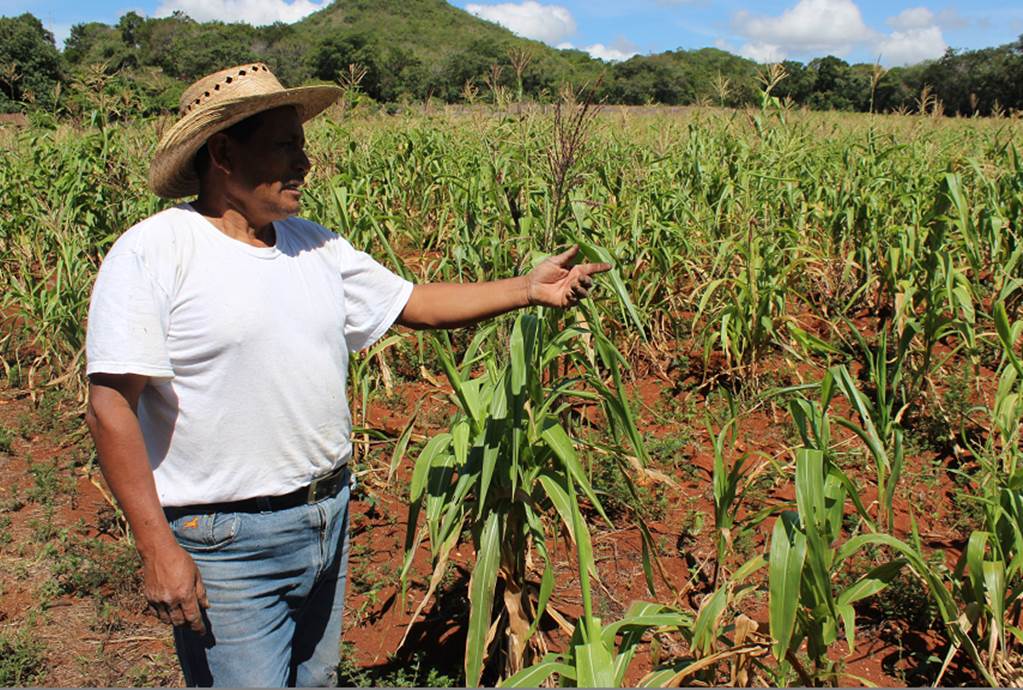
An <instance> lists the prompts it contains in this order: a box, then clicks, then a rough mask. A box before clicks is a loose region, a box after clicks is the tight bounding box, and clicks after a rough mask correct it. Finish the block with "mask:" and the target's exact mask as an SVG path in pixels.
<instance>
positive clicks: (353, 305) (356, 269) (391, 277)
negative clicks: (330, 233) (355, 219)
mask: <svg viewBox="0 0 1023 690" xmlns="http://www.w3.org/2000/svg"><path fill="white" fill-rule="evenodd" d="M340 248H341V278H342V280H343V281H344V291H345V342H346V343H347V345H348V349H349V350H350V351H352V352H356V351H358V350H363V349H365V348H367V347H369V346H370V345H372V344H373V343H375V342H376V341H377V340H379V339H380V338H381V337H382V336H383V335H384V333H386V332H387V329H388V328H390V327H391V325H392V324H394V322H395V321H396V320H397V318H398V317H399V316H400V315H401V310H402V309H404V308H405V305H406V304H407V303H408V298H409V296H410V295H411V294H412V283H410V282H409V281H407V280H405V279H404V278H402V277H401V276H398V275H395V274H394V273H392V272H391V271H389V270H388V269H386V268H384V267H383V266H381V265H380V264H379V263H377V262H376V261H375V260H374V259H373V257H371V256H370V255H369V254H366V253H365V252H360V251H358V250H356V249H355V248H353V247H352V245H350V244H349V243H348V242H347V241H346V240H344V239H340Z"/></svg>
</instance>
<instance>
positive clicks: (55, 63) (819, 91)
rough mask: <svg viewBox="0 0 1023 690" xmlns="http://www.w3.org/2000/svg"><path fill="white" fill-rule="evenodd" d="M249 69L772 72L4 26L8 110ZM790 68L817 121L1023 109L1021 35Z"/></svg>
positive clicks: (529, 83)
mask: <svg viewBox="0 0 1023 690" xmlns="http://www.w3.org/2000/svg"><path fill="white" fill-rule="evenodd" d="M474 21H475V20H474ZM505 34H507V35H505ZM253 60H260V61H264V62H266V63H268V64H269V65H270V66H271V68H272V69H273V70H274V72H275V73H276V74H277V75H278V77H279V78H280V79H281V81H282V82H284V83H285V84H286V85H289V86H294V85H298V84H302V83H308V82H314V81H336V80H338V79H339V77H342V75H345V74H348V75H349V78H351V77H352V76H353V75H351V73H350V71H349V66H350V65H358V66H359V69H358V71H357V72H358V73H357V74H356V75H354V76H358V77H361V78H360V80H359V89H360V91H361V92H362V93H363V94H365V95H366V96H368V97H370V98H372V99H374V100H376V101H379V102H382V103H401V102H415V101H422V100H424V99H439V100H440V101H443V102H447V103H457V102H465V101H472V100H475V99H485V98H491V99H492V98H502V97H503V98H511V99H530V100H536V101H550V100H552V99H554V98H556V97H557V94H558V90H559V88H560V86H561V85H562V84H564V83H569V84H573V85H575V86H581V85H583V84H589V85H591V86H592V85H594V84H596V87H595V88H596V91H597V92H596V94H595V96H596V97H597V98H599V99H603V100H605V101H606V102H608V103H617V104H627V105H642V104H655V103H657V104H665V105H688V104H699V103H702V104H713V105H721V106H727V107H741V106H745V105H749V104H754V103H756V102H758V98H759V92H760V88H761V86H762V85H761V82H760V80H761V79H763V73H764V69H763V67H761V66H759V65H757V64H756V63H754V62H752V61H750V60H747V59H745V58H742V57H739V56H736V55H732V54H730V53H728V52H725V51H722V50H718V49H715V48H704V49H700V50H676V51H667V52H664V53H660V54H656V55H643V56H635V57H633V58H631V59H629V60H626V61H623V62H619V63H614V64H607V63H604V62H601V61H599V60H595V59H593V58H591V57H590V56H589V55H587V54H586V53H585V52H583V51H579V50H561V51H558V50H554V49H552V48H549V47H546V46H543V45H542V44H538V43H536V42H533V41H525V40H524V39H519V38H517V37H514V36H512V35H511V34H510V33H508V32H504V33H502V34H500V35H498V37H497V38H495V37H494V36H488V37H486V38H480V37H476V38H471V39H470V40H467V41H466V42H465V45H447V46H437V47H435V48H431V50H430V51H424V50H423V49H421V48H420V49H412V48H410V47H407V45H404V44H403V43H402V42H401V41H400V40H395V39H394V37H389V34H388V32H387V31H386V29H385V27H383V26H381V27H379V29H378V28H377V27H376V26H375V25H373V24H370V25H369V27H368V28H363V29H361V30H359V31H339V30H330V27H328V26H325V25H324V23H320V24H316V23H301V22H300V23H298V24H293V25H288V24H283V23H276V24H271V25H268V26H262V27H253V26H250V25H248V24H244V23H224V22H216V21H215V22H196V21H194V20H192V19H190V18H189V17H187V16H186V15H184V14H181V13H175V14H173V15H171V16H169V17H162V18H147V17H142V16H140V15H139V14H137V13H135V12H128V13H126V14H125V15H123V16H122V17H121V18H120V20H119V21H118V23H117V24H116V25H113V26H111V25H107V24H102V23H98V22H91V23H84V24H77V25H75V26H74V27H73V28H72V30H71V34H70V36H69V38H68V39H67V41H66V42H65V46H64V49H63V51H60V50H58V49H57V47H56V45H55V43H54V38H53V35H52V34H51V33H50V32H49V31H47V30H46V28H45V27H44V26H43V24H42V22H40V21H39V19H38V18H36V17H35V16H33V15H32V14H28V13H26V14H22V15H21V16H18V17H0V112H23V111H33V110H35V111H40V110H42V111H50V112H54V113H57V114H64V113H67V114H76V113H85V112H88V110H89V108H90V107H95V106H96V104H97V102H101V103H102V104H104V106H105V108H108V109H111V110H112V111H114V112H115V114H116V113H120V114H123V115H125V116H129V115H139V114H141V115H144V114H154V113H159V112H168V111H173V110H174V109H175V108H176V107H177V100H178V97H179V96H180V94H181V92H182V90H183V89H184V88H185V86H186V85H187V84H189V83H190V82H191V81H193V80H194V79H196V78H198V77H199V76H202V75H203V74H207V73H209V72H212V71H215V70H217V69H220V68H222V67H223V66H225V65H233V64H240V63H243V62H247V61H253ZM781 66H782V67H783V68H784V73H785V77H784V79H782V80H781V81H780V82H778V84H777V86H775V87H774V90H773V92H772V93H773V95H776V96H778V97H780V98H782V99H788V100H789V101H790V102H792V103H793V104H795V105H797V106H806V107H809V108H812V109H817V110H848V111H861V112H866V111H874V112H893V111H894V112H899V111H901V112H920V111H927V112H938V113H944V114H947V115H963V116H969V115H974V114H978V115H985V116H986V115H991V114H1001V113H1007V112H1011V111H1013V110H1023V36H1021V37H1020V39H1019V40H1017V41H1015V42H1013V43H1010V44H1007V45H1003V46H998V47H992V48H984V49H980V50H964V51H956V50H951V49H950V50H948V51H947V52H946V53H945V55H944V56H942V57H941V58H939V59H936V60H932V61H928V62H924V63H921V64H918V65H913V66H909V67H896V68H892V69H890V70H885V69H883V68H881V67H879V66H878V65H873V64H849V63H847V62H846V61H844V60H842V59H841V58H838V57H835V56H832V55H828V56H825V57H821V58H816V59H814V60H811V61H809V62H808V63H802V62H796V61H786V62H784V63H782V64H781Z"/></svg>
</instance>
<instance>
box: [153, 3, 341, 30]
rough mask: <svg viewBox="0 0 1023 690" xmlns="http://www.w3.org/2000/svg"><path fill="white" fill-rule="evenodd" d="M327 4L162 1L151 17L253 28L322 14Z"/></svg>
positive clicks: (287, 22) (288, 22)
mask: <svg viewBox="0 0 1023 690" xmlns="http://www.w3.org/2000/svg"><path fill="white" fill-rule="evenodd" d="M329 4H330V0H320V2H312V1H311V0H290V1H289V0H163V2H162V3H161V4H160V6H159V7H158V8H157V10H156V13H155V16H157V17H166V16H167V15H169V14H171V13H173V12H174V11H176V10H180V11H181V12H184V13H185V14H187V15H188V16H189V17H191V18H192V19H195V20H196V21H200V22H206V21H210V20H213V19H219V20H220V21H224V22H248V23H249V24H253V25H255V26H262V25H265V24H273V23H274V22H284V23H285V24H291V23H292V22H297V21H298V20H299V19H302V18H303V17H305V16H308V15H310V14H312V13H313V12H316V11H317V10H322V9H323V8H325V7H327V5H329Z"/></svg>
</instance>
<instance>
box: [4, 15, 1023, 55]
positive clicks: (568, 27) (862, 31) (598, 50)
mask: <svg viewBox="0 0 1023 690" xmlns="http://www.w3.org/2000/svg"><path fill="white" fill-rule="evenodd" d="M342 2H343V0H342ZM328 4H329V1H328V0H91V1H89V2H67V1H66V0H0V15H13V14H20V13H21V12H32V13H33V14H35V15H36V16H37V17H39V18H40V19H42V20H43V22H44V23H45V24H46V25H47V26H48V27H49V28H50V30H51V31H53V33H54V35H55V36H56V37H57V39H58V42H61V41H63V39H64V38H65V37H66V36H67V34H68V31H70V28H71V26H72V25H73V24H75V23H77V22H83V21H102V22H107V23H113V22H116V21H117V18H118V17H119V16H120V15H121V14H123V13H124V12H126V11H128V10H135V11H137V12H139V13H141V14H145V15H149V16H160V15H164V14H169V13H170V12H171V11H173V10H175V9H180V10H182V11H184V12H186V13H187V14H189V15H190V16H192V17H194V18H196V19H223V20H228V21H230V20H244V21H248V22H250V23H254V24H265V23H269V22H272V21H276V20H281V21H288V22H290V21H297V20H298V19H300V18H302V17H303V16H305V15H307V14H309V13H310V12H313V11H315V10H317V9H320V8H322V7H325V6H327V5H328ZM452 4H454V5H456V6H457V7H461V8H463V9H466V10H468V11H470V12H472V13H473V14H476V15H478V16H481V17H484V18H486V19H490V20H492V21H496V22H497V23H499V24H502V25H505V26H507V27H508V28H510V29H512V30H513V31H515V32H516V33H519V34H521V35H524V36H528V37H530V38H536V39H538V40H542V41H545V42H546V43H549V44H550V45H552V46H560V47H575V48H579V49H582V50H586V51H588V52H590V53H591V54H592V55H594V56H596V57H600V58H602V59H607V60H619V59H623V58H625V57H628V56H629V55H631V54H635V53H656V52H660V51H664V50H674V49H678V48H686V49H692V48H702V47H706V46H717V47H720V48H723V49H725V50H729V51H731V52H734V53H738V54H741V55H746V56H747V57H751V58H753V59H755V60H758V61H761V62H770V61H775V60H779V59H796V60H807V59H810V58H812V57H815V56H821V55H826V54H829V53H830V54H835V55H839V56H841V57H843V58H845V59H846V60H849V61H850V62H873V61H874V60H875V59H878V58H880V60H881V62H882V64H885V65H887V66H892V65H900V64H910V63H913V62H918V61H920V60H924V59H928V58H933V57H938V56H940V55H941V54H942V53H943V52H944V50H945V48H946V47H953V48H960V49H962V48H982V47H987V46H993V45H1001V44H1003V43H1008V42H1010V41H1013V40H1015V39H1016V38H1017V37H1018V36H1019V35H1020V34H1023V2H1020V1H1018V0H1013V1H1011V2H1006V1H1005V0H1001V1H1000V2H997V1H994V0H971V1H963V0H935V1H933V2H929V1H928V0H917V1H915V2H893V1H890V2H880V1H876V0H767V1H765V2H749V1H745V0H725V1H719V0H630V1H628V2H622V1H621V0H551V1H547V0H512V1H508V2H494V1H492V0H475V1H474V2H466V1H464V0H454V1H453V2H452Z"/></svg>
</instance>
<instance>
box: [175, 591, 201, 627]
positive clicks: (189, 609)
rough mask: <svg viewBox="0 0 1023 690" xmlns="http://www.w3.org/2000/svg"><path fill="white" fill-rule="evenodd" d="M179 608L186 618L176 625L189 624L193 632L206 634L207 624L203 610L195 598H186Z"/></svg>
mask: <svg viewBox="0 0 1023 690" xmlns="http://www.w3.org/2000/svg"><path fill="white" fill-rule="evenodd" d="M179 610H180V612H181V615H182V617H183V619H184V620H183V621H182V622H181V623H175V624H174V625H187V626H188V627H189V628H191V629H192V631H193V632H196V633H199V634H200V635H205V634H206V624H205V623H204V622H203V619H202V611H201V610H200V609H199V604H198V602H197V601H196V600H195V599H189V600H186V601H185V602H184V603H183V604H182V605H181V607H180V609H179Z"/></svg>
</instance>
